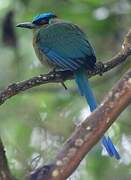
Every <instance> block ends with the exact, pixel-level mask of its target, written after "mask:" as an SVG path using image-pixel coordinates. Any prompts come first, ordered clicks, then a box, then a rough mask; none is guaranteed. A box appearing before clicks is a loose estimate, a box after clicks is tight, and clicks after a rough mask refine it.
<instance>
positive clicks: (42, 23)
mask: <svg viewBox="0 0 131 180" xmlns="http://www.w3.org/2000/svg"><path fill="white" fill-rule="evenodd" d="M44 24H48V22H47V21H45V20H42V21H40V22H39V25H44Z"/></svg>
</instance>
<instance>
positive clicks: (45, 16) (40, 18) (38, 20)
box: [16, 13, 57, 29]
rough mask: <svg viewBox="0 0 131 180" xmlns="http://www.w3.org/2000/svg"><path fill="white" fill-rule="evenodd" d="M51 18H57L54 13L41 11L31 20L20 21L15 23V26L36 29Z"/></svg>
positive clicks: (47, 22)
mask: <svg viewBox="0 0 131 180" xmlns="http://www.w3.org/2000/svg"><path fill="white" fill-rule="evenodd" d="M53 18H57V16H56V15H55V14H54V13H42V14H39V15H37V16H36V17H35V18H34V19H33V21H32V22H24V23H20V24H17V25H16V27H20V28H28V29H36V28H39V27H41V26H42V25H45V24H49V21H50V20H51V19H53Z"/></svg>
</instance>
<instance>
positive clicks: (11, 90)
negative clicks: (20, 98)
mask: <svg viewBox="0 0 131 180" xmlns="http://www.w3.org/2000/svg"><path fill="white" fill-rule="evenodd" d="M129 55H131V29H130V30H129V32H128V33H127V35H126V37H125V39H124V42H123V45H122V49H121V51H120V52H119V53H118V54H117V55H116V56H115V57H113V58H112V59H110V60H109V61H107V62H98V63H97V64H96V68H95V70H93V71H87V75H88V78H90V77H92V76H95V75H101V74H103V73H105V72H107V71H109V70H111V69H112V68H114V67H116V66H118V65H119V64H121V63H122V62H124V61H126V59H127V57H128V56H129ZM69 79H73V73H71V72H69V71H68V73H67V72H62V71H58V72H50V73H48V74H44V75H39V76H37V77H33V78H31V79H29V80H25V81H22V82H17V83H13V84H11V85H9V86H8V87H7V88H6V89H4V90H3V91H1V93H0V104H3V103H4V102H5V101H6V100H7V99H9V98H11V97H12V96H15V95H16V94H18V93H20V92H22V91H25V90H27V89H30V88H32V87H35V86H40V85H42V84H46V83H56V82H57V83H58V82H63V81H65V80H69Z"/></svg>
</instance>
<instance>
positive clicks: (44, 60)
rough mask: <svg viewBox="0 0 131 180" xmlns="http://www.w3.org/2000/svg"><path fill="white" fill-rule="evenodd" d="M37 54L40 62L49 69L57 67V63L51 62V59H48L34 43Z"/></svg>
mask: <svg viewBox="0 0 131 180" xmlns="http://www.w3.org/2000/svg"><path fill="white" fill-rule="evenodd" d="M33 47H34V50H35V53H36V56H37V57H38V59H39V60H40V62H41V63H42V64H43V65H44V66H46V68H48V69H53V68H54V67H55V65H54V64H53V63H51V61H50V60H49V59H48V57H47V56H46V55H45V54H44V53H43V52H42V51H41V50H40V49H39V48H38V47H36V46H35V45H34V44H33Z"/></svg>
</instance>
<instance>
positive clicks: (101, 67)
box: [97, 61, 104, 76]
mask: <svg viewBox="0 0 131 180" xmlns="http://www.w3.org/2000/svg"><path fill="white" fill-rule="evenodd" d="M97 69H98V71H99V75H100V76H102V75H103V69H104V64H103V63H102V62H101V61H99V62H97Z"/></svg>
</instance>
